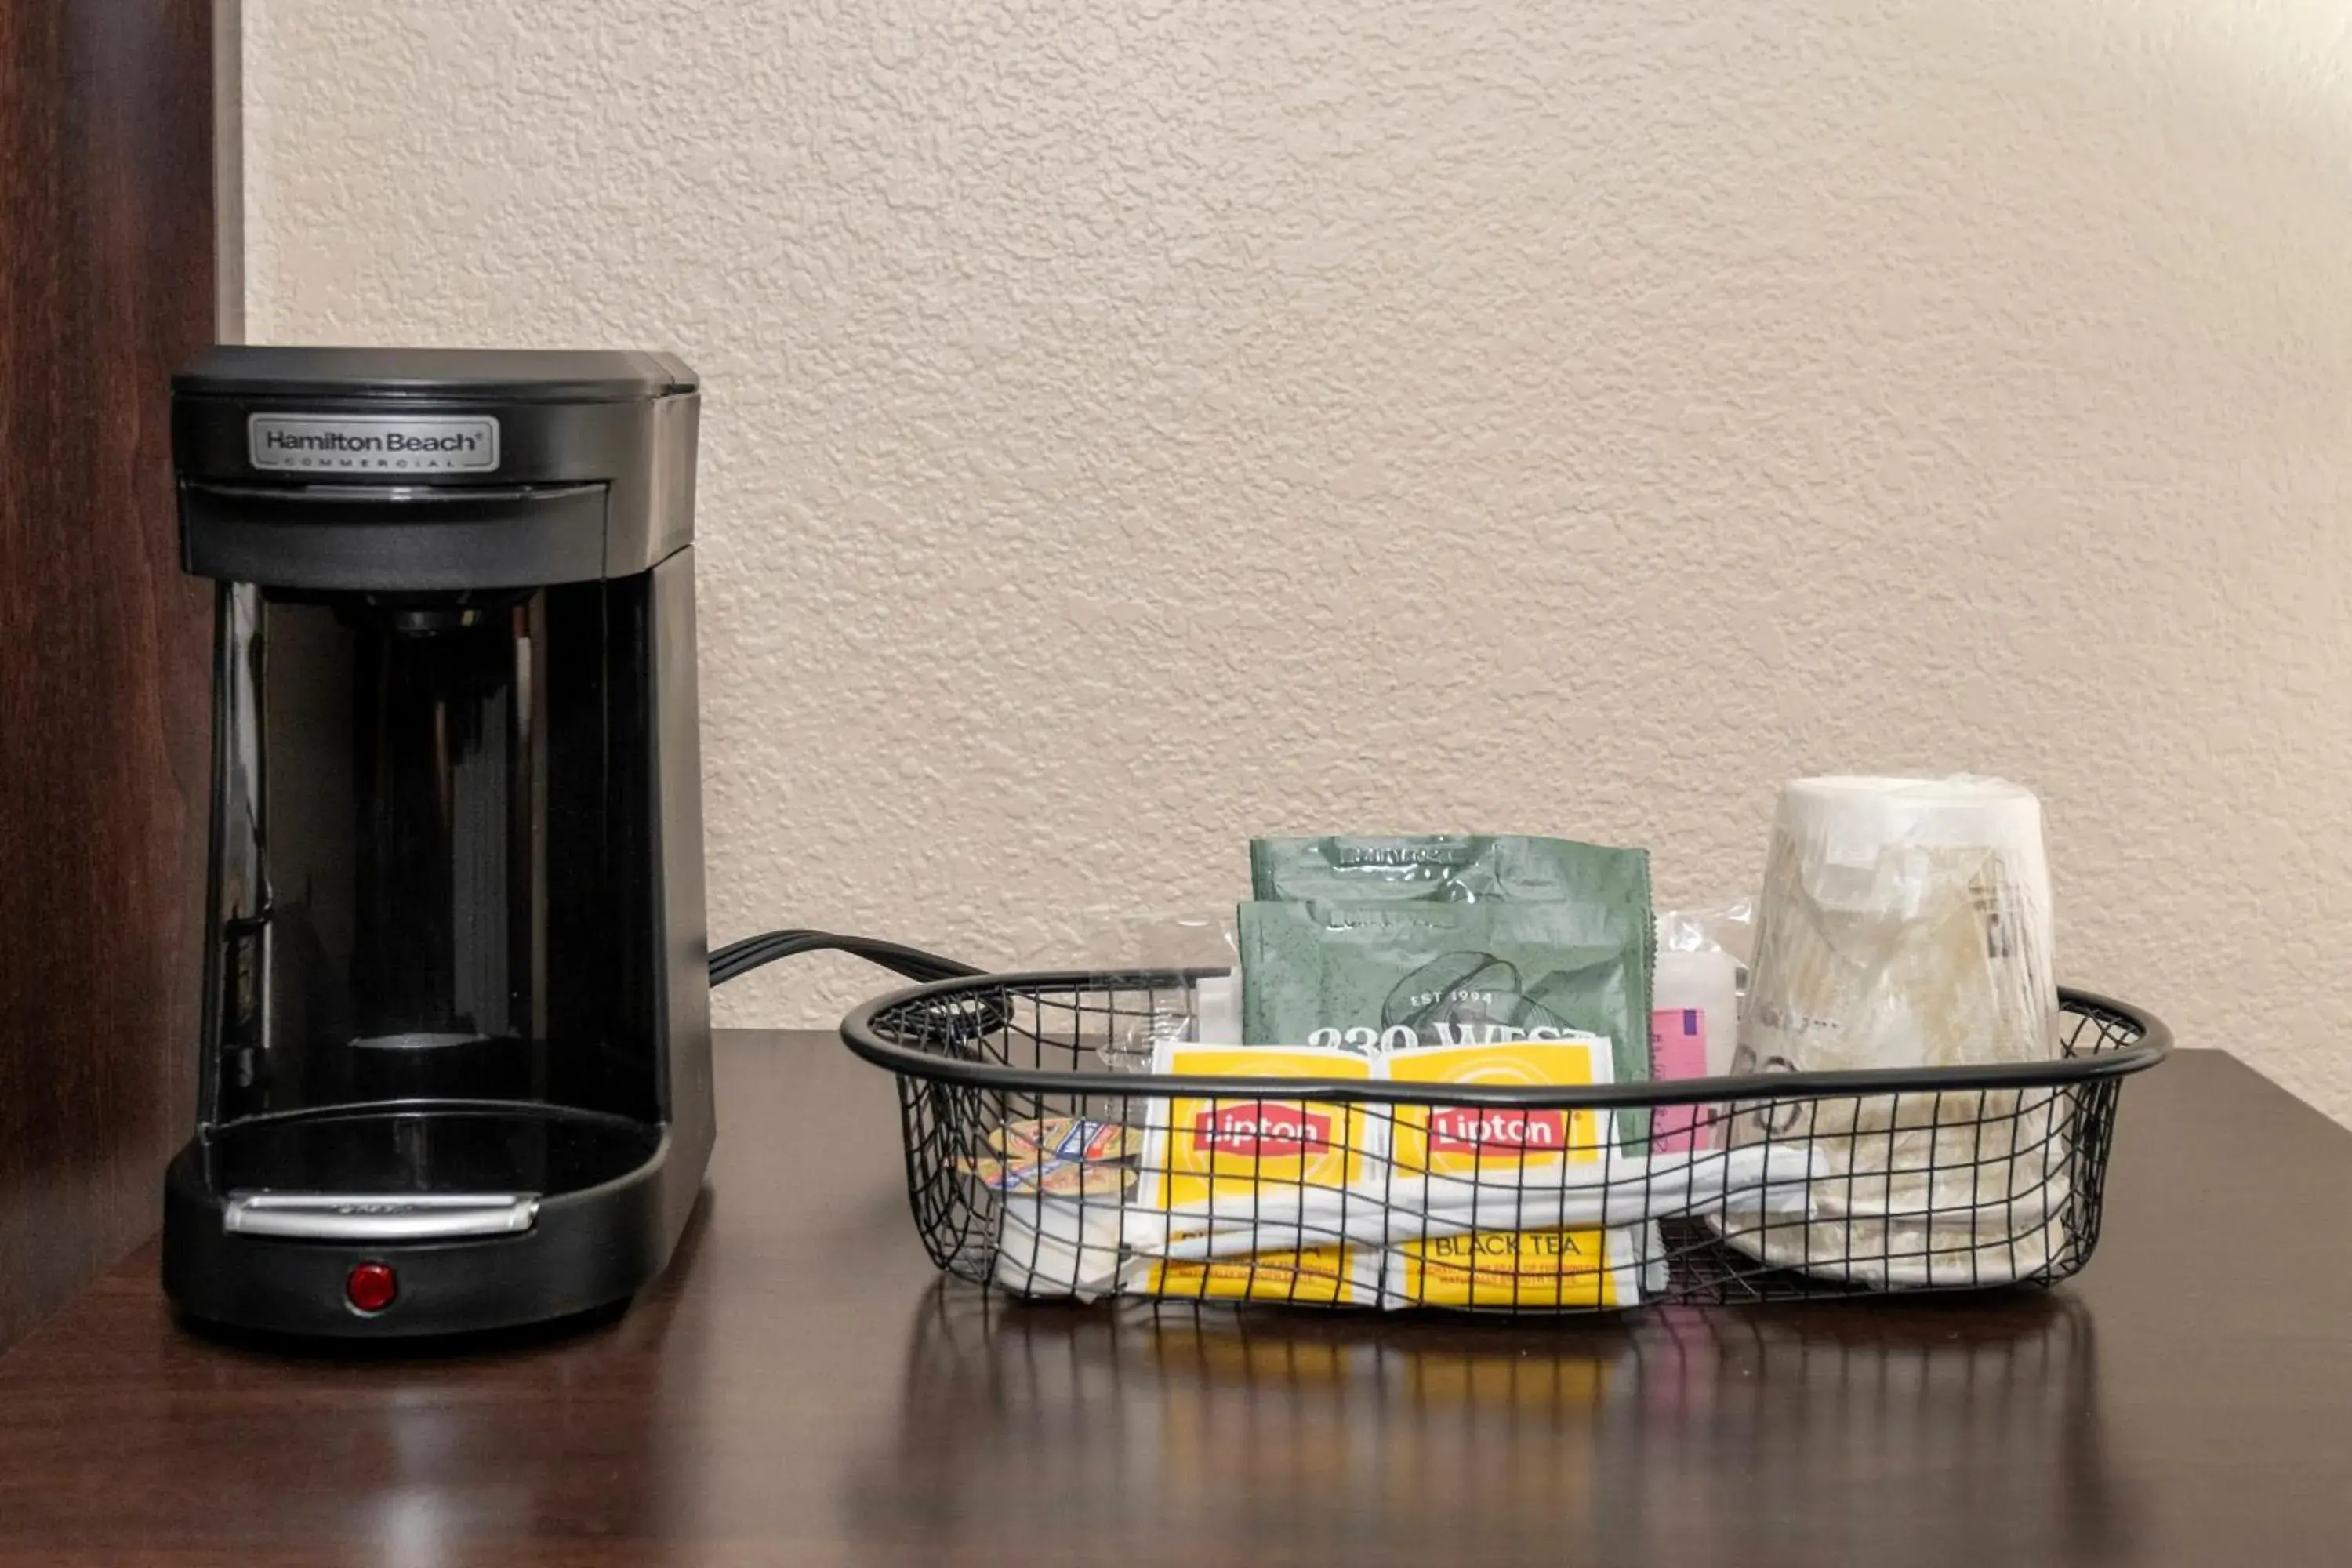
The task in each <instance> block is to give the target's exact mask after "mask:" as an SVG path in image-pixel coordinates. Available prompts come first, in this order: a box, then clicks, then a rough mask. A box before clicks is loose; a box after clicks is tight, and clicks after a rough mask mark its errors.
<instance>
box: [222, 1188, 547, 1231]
mask: <svg viewBox="0 0 2352 1568" xmlns="http://www.w3.org/2000/svg"><path fill="white" fill-rule="evenodd" d="M538 1219H539V1194H536V1193H231V1194H229V1200H228V1208H227V1209H226V1211H225V1212H224V1213H223V1214H222V1215H221V1228H222V1229H223V1230H226V1231H227V1232H228V1233H229V1234H231V1235H232V1236H274V1237H280V1238H281V1239H285V1240H289V1241H437V1240H440V1239H442V1238H444V1237H460V1236H513V1235H515V1234H517V1233H518V1232H520V1231H526V1230H529V1229H530V1227H531V1226H532V1225H534V1224H535V1223H537V1221H538Z"/></svg>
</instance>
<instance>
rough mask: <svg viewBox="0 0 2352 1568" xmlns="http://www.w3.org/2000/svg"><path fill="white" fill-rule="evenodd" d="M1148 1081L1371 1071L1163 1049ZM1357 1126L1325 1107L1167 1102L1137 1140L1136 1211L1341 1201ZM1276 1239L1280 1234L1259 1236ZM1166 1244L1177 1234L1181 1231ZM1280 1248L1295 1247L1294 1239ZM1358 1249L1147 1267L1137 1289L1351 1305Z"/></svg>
mask: <svg viewBox="0 0 2352 1568" xmlns="http://www.w3.org/2000/svg"><path fill="white" fill-rule="evenodd" d="M1153 1068H1154V1070H1155V1071H1158V1072H1161V1073H1167V1074H1171V1075H1174V1076H1179V1077H1182V1076H1201V1077H1242V1078H1303V1079H1370V1078H1371V1077H1372V1076H1373V1064H1372V1063H1371V1062H1370V1061H1369V1060H1367V1059H1366V1058H1363V1057H1360V1056H1358V1055H1356V1054H1355V1053H1353V1052H1350V1051H1335V1050H1322V1049H1315V1048H1310V1047H1296V1048H1293V1047H1220V1046H1187V1045H1174V1044H1171V1045H1167V1046H1163V1047H1161V1048H1160V1052H1159V1054H1158V1056H1157V1058H1155V1060H1154V1062H1153ZM1366 1130H1367V1119H1366V1117H1365V1115H1364V1112H1363V1110H1362V1109H1361V1108H1360V1107H1357V1106H1351V1105H1339V1104H1337V1103H1334V1102H1332V1101H1328V1100H1272V1099H1237V1098H1233V1097H1213V1096H1187V1095H1178V1096H1174V1097H1171V1099H1170V1100H1167V1101H1166V1102H1165V1106H1164V1108H1163V1107H1162V1106H1161V1105H1160V1104H1158V1103H1155V1104H1154V1105H1153V1106H1152V1108H1151V1111H1150V1117H1149V1125H1148V1126H1147V1127H1146V1129H1145V1131H1144V1142H1143V1182H1142V1190H1141V1193H1140V1194H1139V1201H1140V1202H1141V1204H1142V1205H1144V1206H1146V1207H1150V1208H1156V1209H1160V1210H1176V1209H1188V1210H1189V1209H1205V1210H1206V1211H1207V1212H1209V1213H1212V1214H1217V1213H1220V1212H1223V1211H1226V1210H1227V1209H1228V1208H1229V1209H1230V1212H1231V1213H1232V1214H1233V1215H1235V1216H1237V1217H1238V1216H1249V1215H1253V1214H1254V1213H1255V1211H1256V1210H1257V1209H1258V1208H1259V1207H1260V1206H1270V1205H1281V1204H1285V1203H1288V1202H1292V1201H1293V1200H1296V1199H1297V1198H1299V1197H1300V1196H1302V1195H1303V1194H1314V1193H1318V1192H1319V1193H1326V1194H1329V1193H1339V1192H1342V1191H1344V1190H1345V1189H1347V1188H1348V1187H1349V1186H1351V1185H1353V1184H1356V1183H1357V1182H1358V1181H1360V1179H1361V1178H1362V1176H1363V1172H1364V1163H1365V1157H1366V1152H1367V1151H1366V1148H1365V1139H1366ZM1267 1229H1268V1232H1269V1234H1270V1235H1271V1236H1275V1237H1281V1236H1283V1234H1284V1232H1285V1229H1286V1227H1285V1226H1281V1225H1280V1224H1279V1223H1278V1222H1270V1223H1269V1225H1268V1226H1267ZM1172 1232H1173V1234H1176V1235H1181V1234H1182V1222H1181V1220H1179V1221H1177V1222H1175V1224H1174V1226H1172ZM1288 1238H1289V1239H1290V1240H1292V1241H1296V1240H1297V1231H1296V1228H1295V1227H1291V1228H1289V1232H1288ZM1359 1252H1360V1248H1356V1247H1347V1246H1343V1245H1339V1244H1336V1243H1335V1244H1333V1245H1329V1246H1310V1247H1303V1248H1302V1247H1280V1246H1277V1247H1275V1248H1274V1249H1273V1250H1269V1251H1263V1252H1253V1253H1250V1254H1248V1255H1246V1256H1243V1257H1234V1258H1209V1259H1204V1260H1201V1261H1175V1262H1171V1261H1167V1260H1154V1261H1153V1262H1152V1263H1151V1264H1150V1266H1149V1267H1148V1268H1146V1270H1145V1271H1144V1280H1143V1287H1142V1288H1143V1289H1145V1290H1146V1291H1147V1292H1149V1293H1151V1294H1154V1295H1162V1296H1188V1297H1193V1298H1197V1299H1205V1300H1276V1301H1296V1302H1302V1303H1311V1304H1314V1305H1318V1306H1344V1305H1349V1304H1351V1303H1353V1302H1356V1301H1358V1300H1361V1297H1360V1287H1361V1281H1360V1280H1359V1279H1358V1278H1357V1275H1358V1273H1359V1271H1360V1258H1359V1256H1358V1254H1359Z"/></svg>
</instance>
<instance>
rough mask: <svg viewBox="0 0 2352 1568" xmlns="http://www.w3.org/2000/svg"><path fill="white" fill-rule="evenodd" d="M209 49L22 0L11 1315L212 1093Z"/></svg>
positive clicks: (157, 10)
mask: <svg viewBox="0 0 2352 1568" xmlns="http://www.w3.org/2000/svg"><path fill="white" fill-rule="evenodd" d="M211 76H212V42H211V7H210V6H209V5H206V4H203V3H201V0H197V3H187V0H19V3H12V4H8V5H0V1344H5V1343H7V1342H9V1341H10V1340H11V1339H13V1338H14V1337H16V1335H17V1334H19V1333H21V1332H22V1331H24V1330H25V1329H26V1328H27V1327H29V1326H30V1325H31V1324H32V1322H33V1321H36V1320H37V1318H38V1317H39V1316H40V1315H41V1314H42V1313H44V1312H46V1311H48V1310H51V1309H53V1308H55V1307H56V1306H58V1304H59V1303H61V1302H62V1301H64V1300H67V1299H68V1297H69V1296H71V1294H72V1293H73V1291H74V1290H75V1289H76V1288H77V1287H79V1285H81V1284H82V1283H83V1282H84V1281H86V1280H87V1279H89V1278H90V1277H91V1275H93V1274H94V1273H96V1272H97V1271H98V1270H99V1269H100V1268H102V1267H103V1266H104V1265H106V1264H108V1263H110V1262H111V1261H113V1260H114V1259H115V1258H119V1257H120V1256H121V1254H122V1252H123V1251H124V1249H125V1248H127V1247H132V1246H135V1245H136V1244H137V1243H138V1242H139V1240H140V1239H141V1237H144V1236H146V1235H147V1234H148V1233H149V1232H150V1231H151V1230H152V1228H153V1226H154V1225H155V1221H156V1215H157V1213H158V1211H159V1208H160V1205H161V1202H162V1185H161V1183H162V1172H163V1161H164V1159H165V1157H166V1156H167V1155H168V1153H169V1152H170V1150H171V1148H172V1146H173V1143H174V1142H176V1141H177V1140H179V1139H181V1138H184V1137H185V1136H186V1135H187V1132H188V1131H189V1127H188V1123H189V1119H190V1118H191V1116H192V1115H193V1114H194V1061H195V1024H196V994H197V988H198V980H199V975H198V967H197V966H198V963H199V961H200V956H201V955H200V952H199V949H198V945H197V944H198V928H199V924H200V921H201V917H202V911H203V880H202V879H203V870H204V848H205V815H204V812H205V806H204V802H205V768H206V755H205V747H206V744H207V735H208V732H209V719H208V707H207V704H208V697H207V692H208V686H209V679H208V659H209V657H210V656H209V638H210V627H211V624H212V616H211V608H210V605H211V598H210V595H209V593H208V591H207V590H206V588H205V586H204V585H203V584H197V583H194V582H191V581H189V580H187V579H185V578H184V577H182V576H181V574H180V571H179V564H178V544H177V536H176V532H175V524H174V521H173V507H172V475H171V466H172V460H171V442H170V425H169V418H168V415H169V389H168V385H167V378H168V376H169V375H170V373H171V370H172V367H173V364H174V363H177V362H178V361H180V360H181V359H183V358H184V357H186V356H187V355H188V354H190V353H194V351H195V350H196V349H197V348H199V347H201V346H202V345H204V344H205V343H208V342H211V341H212V338H213V311H214V305H215V300H214V291H213V274H214V260H213V210H214V195H213V182H212V168H211V153H212V100H211Z"/></svg>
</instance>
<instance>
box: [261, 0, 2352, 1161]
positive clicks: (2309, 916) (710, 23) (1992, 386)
mask: <svg viewBox="0 0 2352 1568" xmlns="http://www.w3.org/2000/svg"><path fill="white" fill-rule="evenodd" d="M2345 37H2346V36H2345V33H2344V30H2343V24H2342V9H2341V4H2340V0H2307V3H2305V4H2300V5H2290V4H2284V3H2279V0H2273V3H2267V4H2256V3H2252V0H2233V3H2232V4H2229V5H2215V4H2213V3H2212V0H2142V3H2139V4H2123V3H2120V0H2117V3H2115V4H2099V3H2095V0H2031V3H2026V0H1943V3H1928V4H1918V5H1895V4H1892V3H1882V4H1862V3H1851V4H1838V3H1835V0H1771V3H1769V4H1768V3H1762V0H1717V3H1713V4H1708V5H1696V6H1665V7H1661V6H1659V5H1654V4H1653V3H1651V0H1578V3H1577V4H1573V5H1566V4H1556V3H1548V4H1538V3H1535V0H1423V3H1413V0H1382V3H1377V4H1370V5H1306V4H1300V3H1299V0H1230V3H1226V4H1217V5H1200V6H1190V5H1157V6H1122V5H1103V4H1099V3H1089V4H1076V3H1064V4H1051V5H1036V6H1033V7H1025V8H1022V9H1020V10H1019V12H1018V13H1017V14H1012V15H1008V14H1005V13H1004V12H1002V11H1000V10H998V9H997V8H995V7H991V6H982V5H958V4H950V3H948V0H934V3H931V4H914V5H909V4H874V5H845V4H837V3H830V0H826V3H817V4H794V5H775V4H772V3H771V0H704V3H702V4H698V5H674V4H655V3H653V0H581V3H577V4H572V5H480V4H476V3H475V0H411V3H409V4H404V5H397V6H386V5H380V4H372V3H371V4H361V3H360V0H300V3H299V4H297V3H295V0H247V41H246V47H247V81H246V92H247V139H248V155H249V161H248V163H247V178H248V204H249V211H248V225H249V226H248V234H249V243H250V247H251V255H250V262H251V275H250V283H249V295H248V304H249V308H250V311H251V323H250V325H251V331H252V334H253V336H254V337H255V338H256V339H257V340H263V341H268V340H278V341H298V340H331V339H332V340H346V341H358V342H375V341H392V340H415V341H419V342H452V343H462V342H516V343H535V344H596V343H612V344H631V345H645V346H659V347H667V348H673V349H676V350H677V351H679V352H680V353H684V354H685V355H686V356H687V358H688V359H689V360H690V361H691V362H692V363H694V364H696V365H697V366H698V368H699V369H700V370H701V371H702V373H703V374H704V375H705V377H706V384H707V387H708V395H707V406H706V413H705V419H704V426H703V428H704V434H705V447H704V453H703V474H704V489H703V497H704V503H703V508H702V513H701V531H702V545H701V552H700V568H699V570H700V584H701V590H702V595H703V605H704V622H703V633H702V660H703V681H704V683H703V693H704V703H705V715H704V722H705V726H706V728H705V744H706V763H705V772H706V777H707V781H708V790H709V821H710V854H711V863H712V878H711V914H712V918H713V925H714V930H715V931H716V932H717V933H718V934H719V935H721V936H726V935H734V934H740V933H742V932H745V931H751V930H753V929H756V928H759V927H761V926H765V925H774V924H783V923H823V924H827V925H832V926H835V927H837V928H845V929H859V930H866V931H877V932H884V933H887V934H890V935H894V936H898V937H902V938H906V939H908V940H912V941H916V942H929V943H936V944H937V945H939V946H940V947H941V948H944V949H947V950H949V951H951V952H963V953H970V954H972V955H975V956H976V957H979V958H982V959H998V958H1003V957H1007V956H1033V957H1034V956H1035V955H1037V954H1040V953H1044V952H1052V951H1055V950H1056V949H1062V950H1069V949H1074V948H1076V947H1077V946H1079V945H1081V942H1082V939H1081V936H1080V934H1079V932H1080V929H1081V927H1082V926H1083V924H1084V921H1085V919H1086V916H1085V913H1084V911H1086V910H1090V909H1104V908H1129V909H1149V908H1163V909H1181V908H1187V907H1213V906H1215V905H1217V904H1220V903H1223V902H1226V901H1229V900H1231V899H1232V898H1233V896H1234V893H1235V891H1236V889H1237V888H1238V886H1239V884H1240V883H1241V882H1242V880H1243V868H1242V854H1241V852H1242V840H1243V839H1244V837H1246V836H1247V835H1249V834H1250V833H1251V832H1252V831H1253V830H1260V831H1263V830H1267V829H1275V828H1306V827H1328V826H1352V827H1360V828H1369V827H1373V826H1413V827H1439V826H1492V827H1497V828H1504V827H1507V828H1515V829H1521V830H1528V831H1546V832H1559V833H1569V834H1578V835H1585V836H1590V837H1599V838H1603V839H1617V840H1632V841H1639V842H1643V843H1646V844H1649V845H1652V846H1654V847H1655V848H1656V850H1657V864H1658V877H1659V882H1660V886H1661V889H1662V891H1663V892H1664V894H1665V895H1666V896H1668V897H1670V898H1676V899H1681V898H1690V897H1695V896H1699V895H1705V894H1710V893H1715V892H1717V891H1719V890H1722V889H1732V888H1738V887H1739V886H1741V885H1743V884H1746V883H1748V882H1749V881H1751V880H1753V879H1754V877H1755V874H1756V870H1757V867H1758V863H1759V857H1760V844H1761V830H1762V827H1763V825H1764V822H1765V820H1766V817H1767V814H1768V813H1769V807H1770V803H1771V798H1772V788H1773V785H1774V784H1775V782H1776V781H1778V780H1780V778H1782V777H1784V776H1787V775H1790V774H1794V773H1801V772H1807V771H1817V770H1822V769H1831V768H1837V769H1844V768H1851V767H1857V766H1861V767H1870V768H1885V767H1904V768H1920V767H1929V768H1943V767H1953V766H1965V767H1968V768H1970V769H1975V770H1981V771H1990V772H1998V773H2005V774H2009V775H2011V776H2013V777H2016V778H2018V779H2021V780H2022V781H2025V782H2027V783H2030V784H2032V785H2034V786H2035V787H2036V788H2038V789H2039V790H2040V791H2041V792H2042V795H2043V796H2044V798H2045V799H2046V801H2047V802H2048V805H2049V808H2050V816H2051V822H2052V831H2053V855H2054V858H2055V863H2056V867H2057V871H2058V877H2059V895H2060V900H2061V920H2062V927H2061V932H2060V938H2061V942H2062V951H2061V968H2062V971H2063V973H2065V974H2066V975H2067V976H2068V977H2070V978H2072V979H2073V980H2074V981H2076V982H2078V983H2082V984H2095V985H2098V986H2102V987H2105V988H2110V989H2113V990H2115V991H2116V992H2119V993H2122V994H2127V995H2130V996H2133V997H2136V998H2138V999H2141V1000H2143V1001H2145V1002H2147V1004H2149V1005H2152V1006H2154V1007H2156V1008H2158V1010H2160V1011H2161V1012H2163V1013H2164V1014H2165V1015H2167V1016H2168V1017H2170V1018H2171V1019H2172V1020H2173V1022H2174V1023H2175V1024H2176V1026H2178V1027H2179V1031H2180V1033H2181V1035H2182V1037H2184V1038H2185V1039H2186V1040H2187V1041H2189V1043H2191V1044H2196V1045H2209V1046H2210V1045H2219V1046H2226V1047H2230V1048H2231V1049H2233V1050H2236V1051H2238V1052H2240V1053H2242V1054H2243V1055H2245V1056H2247V1057H2249V1058H2252V1059H2253V1060H2255V1061H2256V1062H2258V1063H2259V1064H2260V1065H2261V1066H2263V1068H2265V1069H2267V1070H2269V1071H2271V1072H2272V1073H2273V1074H2275V1075H2276V1076H2277V1077H2279V1078H2280V1079H2284V1081H2286V1082H2287V1083H2289V1084H2290V1085H2292V1086H2293V1087H2294V1088H2295V1089H2299V1090H2301V1091H2302V1092H2303V1093H2305V1095H2307V1096H2309V1097H2310V1098H2312V1099H2314V1100H2317V1101H2318V1102H2320V1103H2321V1104H2323V1105H2325V1106H2326V1107H2327V1108H2328V1109H2330V1110H2334V1111H2335V1112H2336V1113H2337V1114H2338V1115H2347V1116H2352V1046H2347V1044H2346V1043H2345V1039H2346V1036H2347V1026H2352V984H2347V979H2346V972H2347V964H2346V962H2345V959H2346V955H2347V952H2352V902H2348V901H2347V892H2352V882H2347V876H2346V861H2347V829H2352V605H2347V597H2352V516H2347V500H2352V498H2347V494H2346V488H2347V478H2352V359H2347V351H2352V298H2348V297H2347V278H2352V268H2347V258H2352V200H2347V196H2352V189H2347V186H2352V81H2347V43H2346V41H2345ZM876 984H877V982H876V981H874V980H873V979H872V978H871V977H870V974H869V973H866V972H863V971H859V970H857V969H856V967H855V966H852V965H849V964H846V963H841V964H839V965H838V966H835V967H827V965H826V964H824V963H816V964H810V965H803V966H802V967H799V968H795V969H793V970H790V971H789V972H778V973H774V974H772V975H771V976H764V977H761V979H759V980H757V981H753V982H747V983H745V984H743V985H742V986H740V988H738V990H736V991H734V992H730V993H729V994H728V996H727V999H726V1004H725V1005H724V1006H723V1007H722V1009H721V1013H722V1018H723V1019H724V1020H726V1021H730V1022H738V1023H741V1022H751V1021H773V1022H791V1023H813V1022H817V1021H820V1020H824V1019H827V1018H829V1016H832V1015H833V1014H835V1013H836V1012H837V1011H838V1010H839V1009H840V1008H841V1007H842V1006H843V1005H844V1004H845V1003H846V1002H847V1001H849V1000H850V999H852V998H854V997H856V996H857V995H859V994H864V993H866V992H867V991H869V990H871V989H873V988H875V986H876Z"/></svg>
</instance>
